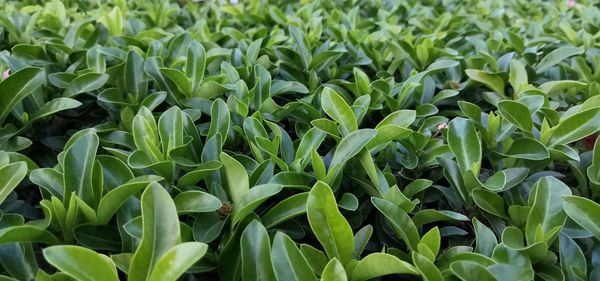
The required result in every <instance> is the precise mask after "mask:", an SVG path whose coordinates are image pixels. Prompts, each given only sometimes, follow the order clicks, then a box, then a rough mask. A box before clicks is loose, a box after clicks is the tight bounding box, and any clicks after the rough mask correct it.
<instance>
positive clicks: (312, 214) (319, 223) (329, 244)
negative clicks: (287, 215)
mask: <svg viewBox="0 0 600 281" xmlns="http://www.w3.org/2000/svg"><path fill="white" fill-rule="evenodd" d="M306 214H307V216H308V222H309V223H310V228H311V229H312V230H313V233H314V234H315V236H316V237H317V239H318V240H319V242H320V243H321V245H322V246H323V248H324V249H325V252H326V253H327V256H328V257H329V258H330V259H331V258H334V257H335V258H337V259H339V260H340V262H341V263H342V264H346V263H347V262H348V261H350V260H351V259H352V251H353V249H354V235H353V234H352V229H351V228H350V224H348V221H346V219H345V218H344V216H342V214H341V213H340V211H339V210H338V208H337V204H336V201H335V197H334V196H333V192H332V191H331V188H329V186H328V185H327V184H326V183H324V182H321V181H319V182H317V183H316V184H315V185H314V186H313V187H312V189H311V190H310V193H309V195H308V200H307V202H306Z"/></svg>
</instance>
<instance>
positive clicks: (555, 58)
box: [535, 47, 584, 73]
mask: <svg viewBox="0 0 600 281" xmlns="http://www.w3.org/2000/svg"><path fill="white" fill-rule="evenodd" d="M583 52H584V50H583V49H582V48H576V47H560V48H558V49H556V50H554V51H552V52H550V53H549V54H547V55H546V56H545V57H543V58H542V59H541V60H540V62H539V63H538V64H537V65H536V66H535V71H536V72H537V73H542V72H544V71H546V70H548V69H550V68H551V67H553V66H555V65H557V64H559V63H560V62H561V61H563V60H565V59H566V58H569V57H572V56H576V55H581V54H583Z"/></svg>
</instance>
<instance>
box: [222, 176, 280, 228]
mask: <svg viewBox="0 0 600 281" xmlns="http://www.w3.org/2000/svg"><path fill="white" fill-rule="evenodd" d="M281 189H282V186H281V185H278V184H261V185H257V186H255V187H253V188H251V189H250V190H249V191H248V193H246V195H245V196H244V198H242V199H241V201H240V202H239V204H237V205H236V204H235V203H234V208H233V219H232V222H231V223H232V224H233V225H235V224H237V223H238V222H239V221H241V220H242V219H243V218H244V217H246V216H247V215H248V214H250V213H252V212H253V211H254V210H255V209H256V208H257V207H258V206H259V205H260V204H262V202H264V201H265V200H267V199H269V197H271V196H273V195H275V194H277V193H279V192H280V191H281Z"/></svg>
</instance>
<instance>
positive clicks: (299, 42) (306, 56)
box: [288, 25, 312, 70]
mask: <svg viewBox="0 0 600 281" xmlns="http://www.w3.org/2000/svg"><path fill="white" fill-rule="evenodd" d="M288 30H289V32H290V34H291V35H292V37H293V38H294V41H295V42H296V47H297V48H298V53H299V54H300V58H301V59H302V65H303V66H304V69H305V70H306V69H307V68H308V66H309V65H310V63H311V60H312V56H311V54H310V48H309V45H308V42H307V41H306V38H305V37H304V32H302V30H301V29H300V28H298V27H296V26H294V25H289V27H288Z"/></svg>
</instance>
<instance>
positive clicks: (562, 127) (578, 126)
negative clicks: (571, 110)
mask: <svg viewBox="0 0 600 281" xmlns="http://www.w3.org/2000/svg"><path fill="white" fill-rule="evenodd" d="M598 124H600V108H598V107H596V108H592V109H588V110H586V111H583V112H579V113H577V114H574V115H572V116H570V117H568V118H566V119H564V120H562V121H560V123H559V124H558V125H557V126H556V127H554V128H552V129H551V132H552V136H551V137H550V140H549V141H548V145H549V146H555V145H559V144H569V143H572V142H574V141H578V140H580V139H582V138H585V137H587V136H589V135H591V134H593V133H595V132H597V131H598V130H600V127H598Z"/></svg>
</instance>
